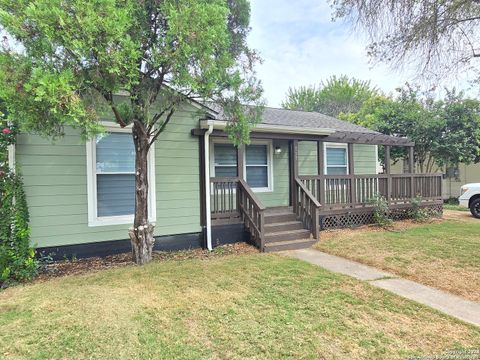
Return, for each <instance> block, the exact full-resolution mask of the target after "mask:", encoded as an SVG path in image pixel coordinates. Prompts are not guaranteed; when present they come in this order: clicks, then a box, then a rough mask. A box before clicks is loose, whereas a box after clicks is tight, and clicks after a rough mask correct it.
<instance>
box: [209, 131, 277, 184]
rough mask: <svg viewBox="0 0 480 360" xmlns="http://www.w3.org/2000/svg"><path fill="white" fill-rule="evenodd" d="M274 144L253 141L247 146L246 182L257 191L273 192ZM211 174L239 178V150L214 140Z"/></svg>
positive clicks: (245, 161) (245, 160) (245, 159)
mask: <svg viewBox="0 0 480 360" xmlns="http://www.w3.org/2000/svg"><path fill="white" fill-rule="evenodd" d="M272 154H273V152H272V142H271V141H259V140H255V141H252V143H251V144H250V145H246V146H245V158H244V173H245V179H244V180H245V181H246V182H247V184H249V185H250V187H251V188H252V189H253V190H255V191H257V192H262V191H273V178H272V174H273V170H272V162H273V161H272ZM210 163H211V169H210V171H211V173H212V176H215V177H222V176H226V177H234V176H237V148H236V147H235V146H234V145H232V144H230V143H227V142H226V141H222V140H214V141H213V142H212V149H211V159H210Z"/></svg>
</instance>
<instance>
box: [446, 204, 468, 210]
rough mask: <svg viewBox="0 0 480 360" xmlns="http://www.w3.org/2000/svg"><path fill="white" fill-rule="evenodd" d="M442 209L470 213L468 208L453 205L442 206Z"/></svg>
mask: <svg viewBox="0 0 480 360" xmlns="http://www.w3.org/2000/svg"><path fill="white" fill-rule="evenodd" d="M443 208H444V209H445V210H454V211H470V209H469V208H466V207H463V206H460V205H455V204H444V205H443Z"/></svg>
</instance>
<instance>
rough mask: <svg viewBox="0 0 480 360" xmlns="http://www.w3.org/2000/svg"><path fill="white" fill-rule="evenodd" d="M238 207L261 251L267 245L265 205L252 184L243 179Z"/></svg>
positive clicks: (239, 184) (240, 181)
mask: <svg viewBox="0 0 480 360" xmlns="http://www.w3.org/2000/svg"><path fill="white" fill-rule="evenodd" d="M238 203H239V206H238V209H239V211H240V217H241V218H242V220H243V223H244V224H245V227H246V228H247V230H248V231H249V232H250V235H251V238H252V240H253V241H254V242H255V245H256V247H257V248H259V249H260V250H261V251H263V250H264V247H265V209H266V208H265V206H263V205H262V203H261V202H260V201H259V200H258V198H257V197H256V196H255V194H254V193H253V191H252V190H251V189H250V186H248V184H247V183H246V182H245V181H244V180H243V179H239V181H238Z"/></svg>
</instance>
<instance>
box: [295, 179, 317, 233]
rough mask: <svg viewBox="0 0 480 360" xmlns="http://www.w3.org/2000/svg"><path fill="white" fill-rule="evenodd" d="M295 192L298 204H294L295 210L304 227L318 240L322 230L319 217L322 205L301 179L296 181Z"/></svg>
mask: <svg viewBox="0 0 480 360" xmlns="http://www.w3.org/2000/svg"><path fill="white" fill-rule="evenodd" d="M295 191H296V199H297V203H296V204H294V206H293V210H294V212H295V214H296V215H297V217H298V218H299V219H300V221H302V223H303V226H304V227H305V228H306V229H308V230H310V232H311V233H312V234H313V237H314V238H315V239H318V232H319V230H320V229H319V217H318V215H319V210H320V207H321V205H320V203H319V202H318V200H317V199H316V198H315V196H314V195H313V194H312V193H311V192H310V190H308V189H307V187H306V186H305V184H304V183H303V182H302V181H301V180H300V179H299V178H296V179H295Z"/></svg>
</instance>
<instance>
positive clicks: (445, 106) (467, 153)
mask: <svg viewBox="0 0 480 360" xmlns="http://www.w3.org/2000/svg"><path fill="white" fill-rule="evenodd" d="M447 93H448V96H447V97H446V99H445V100H441V101H440V100H439V101H435V100H434V99H433V98H432V97H430V96H428V95H425V94H423V95H422V94H421V93H419V91H418V89H415V88H412V87H410V86H406V87H405V88H402V89H398V96H397V97H396V98H394V99H392V98H388V97H375V98H371V99H369V100H367V101H366V102H365V103H364V105H363V106H362V108H361V109H360V111H359V112H357V113H355V114H343V115H342V116H341V118H342V119H344V120H347V121H351V122H354V123H356V124H359V125H362V126H365V127H368V128H370V129H373V130H376V131H379V132H382V133H385V134H388V135H393V136H405V137H408V138H410V139H411V140H412V141H414V142H415V148H414V156H415V162H416V163H417V165H418V168H419V170H420V171H421V172H432V171H433V170H434V168H435V166H438V167H442V166H444V165H454V164H458V163H460V162H462V163H467V164H468V163H472V162H477V161H479V155H480V101H478V100H472V99H464V98H463V94H462V93H458V94H457V93H456V92H455V91H448V92H447ZM406 156H407V153H406V151H405V149H404V148H393V149H392V152H391V157H392V160H393V161H398V160H399V159H402V158H405V157H406Z"/></svg>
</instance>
